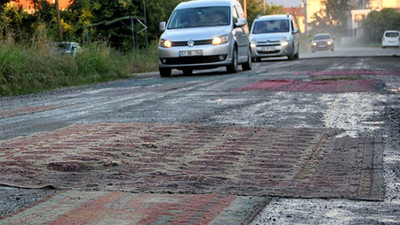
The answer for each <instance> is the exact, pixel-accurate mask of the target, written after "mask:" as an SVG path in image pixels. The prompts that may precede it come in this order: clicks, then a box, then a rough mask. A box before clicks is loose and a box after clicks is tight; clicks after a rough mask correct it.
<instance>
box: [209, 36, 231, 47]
mask: <svg viewBox="0 0 400 225" xmlns="http://www.w3.org/2000/svg"><path fill="white" fill-rule="evenodd" d="M228 41H229V35H223V36H218V37H215V38H213V40H212V44H213V45H222V44H225V43H227V42H228Z"/></svg>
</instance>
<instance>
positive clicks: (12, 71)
mask: <svg viewBox="0 0 400 225" xmlns="http://www.w3.org/2000/svg"><path fill="white" fill-rule="evenodd" d="M156 69H157V51H156V45H155V44H153V45H151V47H149V49H148V50H140V51H138V52H136V53H135V52H133V53H128V54H122V53H120V52H118V51H116V50H114V49H112V48H110V47H108V46H107V45H105V44H103V43H93V44H91V45H90V47H88V48H82V51H81V52H80V53H78V54H77V55H76V56H75V57H74V56H72V55H66V54H61V53H60V52H58V51H55V50H54V49H52V48H50V47H49V45H46V44H35V45H33V44H32V45H29V46H27V45H22V44H15V43H12V42H0V96H9V95H20V94H28V93H34V92H40V91H45V90H51V89H55V88H60V87H67V86H76V85H83V84H91V83H95V82H103V81H109V80H116V79H121V78H128V77H132V73H137V72H145V71H153V70H156Z"/></svg>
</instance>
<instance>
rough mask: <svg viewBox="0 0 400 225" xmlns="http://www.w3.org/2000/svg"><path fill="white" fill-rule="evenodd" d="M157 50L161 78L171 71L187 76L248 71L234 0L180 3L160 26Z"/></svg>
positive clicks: (246, 44) (244, 31)
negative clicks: (211, 70)
mask: <svg viewBox="0 0 400 225" xmlns="http://www.w3.org/2000/svg"><path fill="white" fill-rule="evenodd" d="M160 30H161V31H163V34H162V35H161V37H160V41H159V47H158V57H159V70H160V75H161V76H162V77H169V76H171V70H172V69H179V70H182V71H183V73H184V74H187V75H190V74H192V72H193V70H196V69H208V68H216V67H221V66H225V67H226V68H227V71H228V72H229V73H235V72H237V71H238V65H240V64H241V65H242V68H243V70H251V67H252V60H251V51H250V41H249V37H248V33H249V32H248V27H247V20H246V18H245V15H244V12H243V9H242V7H241V5H240V3H239V2H238V1H236V0H195V1H188V2H183V3H180V4H179V5H178V6H177V7H176V8H175V9H174V11H173V12H172V14H171V17H170V18H169V20H168V23H166V22H161V23H160Z"/></svg>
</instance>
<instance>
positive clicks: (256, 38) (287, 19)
mask: <svg viewBox="0 0 400 225" xmlns="http://www.w3.org/2000/svg"><path fill="white" fill-rule="evenodd" d="M250 42H251V53H252V58H253V61H259V60H260V59H261V58H266V57H280V56H287V57H288V59H289V60H293V59H298V58H299V50H300V48H299V29H298V28H297V27H296V23H295V22H294V20H293V17H292V16H291V15H269V16H259V17H257V18H256V19H255V20H254V22H253V26H252V28H251V32H250Z"/></svg>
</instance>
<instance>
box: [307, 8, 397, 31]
mask: <svg viewBox="0 0 400 225" xmlns="http://www.w3.org/2000/svg"><path fill="white" fill-rule="evenodd" d="M349 5H350V7H351V9H352V10H350V11H348V12H347V26H348V27H347V29H348V30H349V36H359V35H361V34H362V29H361V23H362V21H363V20H364V18H366V17H367V15H368V14H369V13H370V12H371V11H373V10H378V11H380V10H382V9H384V8H394V9H396V10H398V11H399V12H400V0H349ZM302 6H303V8H304V15H305V18H306V22H305V26H306V28H305V30H306V31H310V29H311V28H310V27H308V26H307V24H310V23H311V22H312V21H313V20H314V19H313V17H314V14H315V13H317V12H319V11H321V10H324V8H325V6H324V4H323V3H322V0H303V3H302Z"/></svg>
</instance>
